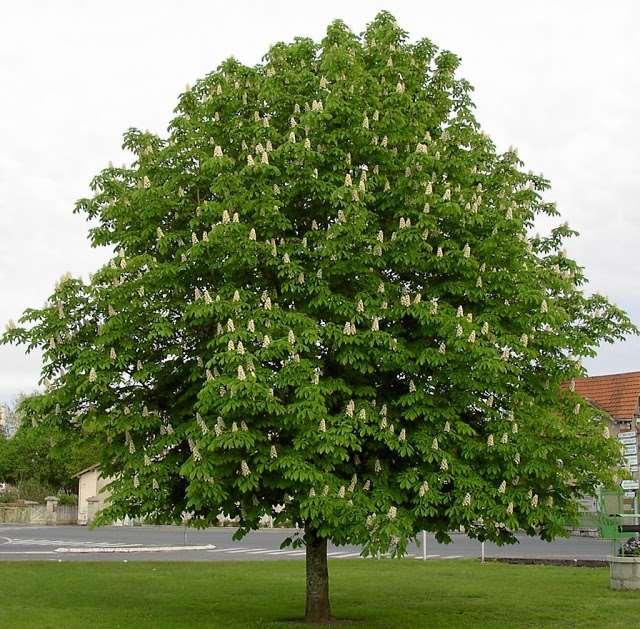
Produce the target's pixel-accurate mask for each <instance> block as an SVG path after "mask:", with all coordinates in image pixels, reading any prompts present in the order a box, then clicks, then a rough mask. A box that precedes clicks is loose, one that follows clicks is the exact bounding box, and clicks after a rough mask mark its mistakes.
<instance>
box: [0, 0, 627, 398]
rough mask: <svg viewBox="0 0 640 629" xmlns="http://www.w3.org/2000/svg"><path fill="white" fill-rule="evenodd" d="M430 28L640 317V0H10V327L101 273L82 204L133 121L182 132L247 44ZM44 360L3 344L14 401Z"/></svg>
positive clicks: (1, 314) (0, 268)
mask: <svg viewBox="0 0 640 629" xmlns="http://www.w3.org/2000/svg"><path fill="white" fill-rule="evenodd" d="M383 8H385V9H388V10H390V11H392V12H393V13H394V14H395V15H396V17H397V18H398V20H399V22H400V24H401V26H403V27H404V28H405V29H406V30H408V31H409V32H410V34H411V38H412V39H416V38H420V37H425V36H426V37H429V38H430V39H431V40H432V41H434V42H435V43H436V44H437V45H438V46H440V47H441V48H447V49H449V50H452V51H454V52H455V53H456V54H458V55H459V56H461V57H462V66H461V69H460V75H462V76H464V77H466V78H467V79H468V80H469V81H471V83H472V84H473V85H474V86H475V88H476V91H475V102H476V105H477V116H478V119H479V120H480V122H481V124H482V125H483V127H484V129H485V131H487V132H488V133H489V134H490V135H491V136H492V137H493V138H494V140H495V142H496V143H497V146H498V149H499V150H504V149H506V148H507V147H508V146H510V145H513V146H515V147H517V148H518V149H519V154H520V156H521V158H522V159H523V160H524V161H525V163H526V168H527V169H531V170H533V171H535V172H542V173H543V174H544V175H546V176H547V177H548V178H550V179H551V181H552V184H553V188H552V191H551V194H550V197H551V198H552V199H554V200H555V201H557V203H558V208H559V209H560V211H561V212H562V215H563V219H565V220H567V221H568V222H569V223H570V224H571V226H572V227H574V228H576V229H577V230H578V231H580V232H581V236H580V237H579V239H575V240H573V241H572V242H570V243H569V245H568V247H567V248H568V251H569V254H570V255H572V256H573V257H575V258H576V259H577V260H578V261H579V262H580V263H581V264H582V265H583V266H585V267H586V269H587V275H588V277H589V278H590V280H591V282H590V285H589V290H592V291H600V292H603V293H605V294H606V295H608V296H609V297H610V298H611V299H613V300H614V301H615V302H617V303H618V304H619V305H620V306H622V307H624V308H625V309H626V310H627V311H628V312H629V313H630V314H631V316H632V318H633V319H634V321H636V322H638V321H640V254H639V253H638V251H637V247H638V241H639V239H640V217H639V216H638V209H639V208H638V198H640V156H639V148H638V147H640V124H639V123H638V121H639V119H640V116H639V114H640V73H639V72H638V70H637V64H638V60H639V59H640V37H638V23H639V20H640V3H638V2H634V1H629V2H623V1H620V0H614V1H610V2H588V1H585V0H581V1H576V2H570V1H568V0H564V1H563V2H557V1H551V0H547V1H540V0H539V1H538V2H535V3H531V2H527V3H525V2H508V1H506V0H505V1H503V2H498V1H488V0H483V1H482V2H476V1H474V0H467V1H454V0H446V1H444V0H441V1H439V2H435V1H433V2H432V1H421V2H418V1H417V0H414V1H408V2H401V1H393V0H389V1H387V2H386V3H379V2H376V1H370V2H357V1H354V0H351V1H350V2H345V1H344V0H341V1H340V2H334V1H330V0H321V1H318V2H300V1H299V0H298V1H296V2H276V1H274V0H269V1H265V2H257V1H254V2H250V1H242V0H236V1H234V2H228V1H225V2H216V1H212V0H210V1H208V2H197V1H195V0H191V1H190V0H183V1H178V0H173V1H168V0H165V1H162V0H155V1H154V2H151V1H149V2H145V1H139V0H138V1H135V2H132V1H120V0H110V1H109V2H100V3H98V2H88V1H87V2H82V1H75V2H74V1H71V0H56V2H48V1H46V0H41V1H40V2H35V1H25V0H3V1H2V3H1V4H0V86H1V88H0V89H1V93H2V97H1V98H0V329H1V328H2V327H4V323H5V322H6V321H7V320H8V319H9V318H14V319H17V318H18V317H19V315H20V314H21V312H22V311H23V310H24V308H26V307H30V306H40V305H41V304H42V303H43V302H44V301H45V299H46V298H47V296H48V295H49V294H50V292H51V289H52V287H53V284H54V282H55V281H56V280H57V279H58V278H59V276H60V275H61V274H62V273H64V272H65V271H70V272H71V273H73V274H74V275H82V276H83V277H84V278H85V279H86V278H87V276H88V274H89V272H91V271H92V270H94V269H96V267H98V266H99V265H100V264H101V263H102V262H103V261H104V260H105V259H106V256H107V254H106V252H104V251H97V250H92V249H91V248H90V247H89V245H88V242H87V239H86V235H87V225H86V223H85V222H84V221H83V219H82V218H81V217H79V216H76V215H73V214H72V208H73V203H74V201H75V200H76V199H78V198H79V197H81V196H84V195H86V194H87V193H88V183H89V181H90V179H91V177H92V176H93V175H95V174H96V173H97V172H98V171H99V170H100V169H101V168H103V167H104V166H105V165H106V164H107V162H108V161H109V160H112V161H113V162H114V163H116V164H117V163H120V162H122V161H124V158H125V155H124V154H123V152H122V151H121V148H120V144H121V138H122V133H123V132H124V131H125V129H127V128H128V127H130V126H135V127H138V128H141V129H150V130H152V131H154V132H156V133H164V131H165V129H166V126H167V123H168V121H169V118H170V117H171V115H172V110H173V108H174V106H175V103H176V97H177V95H178V93H179V92H180V91H182V90H183V89H184V86H185V84H186V83H190V84H193V83H194V82H195V80H196V79H197V78H199V77H202V76H203V75H204V74H206V73H207V72H209V71H211V70H212V69H214V68H215V67H216V66H217V65H218V63H219V62H220V61H221V60H223V59H224V58H226V57H228V56H230V55H234V56H236V57H237V58H239V59H240V60H241V61H243V62H245V63H248V64H254V63H256V62H258V61H259V60H260V59H261V57H262V55H263V54H264V53H265V52H266V50H267V48H268V47H269V45H270V44H272V43H274V42H276V41H282V40H287V41H288V40H291V39H292V38H293V37H295V36H297V35H304V36H310V37H313V38H315V39H318V38H320V37H322V35H323V33H324V30H325V28H326V25H327V24H328V23H329V22H330V21H331V20H333V19H335V18H341V19H343V20H344V21H345V22H346V23H347V24H348V25H349V26H350V27H351V28H352V29H353V30H354V31H356V32H360V31H361V30H362V29H363V28H364V26H365V24H366V23H367V22H368V21H370V20H371V19H372V18H373V17H374V15H375V14H376V12H377V11H378V10H380V9H383ZM587 367H588V369H589V373H591V374H600V373H609V372H619V371H631V370H640V341H638V340H637V339H635V338H634V339H631V340H628V341H626V342H624V343H620V344H617V345H615V346H607V347H604V348H602V350H601V351H600V353H599V355H598V357H597V358H596V359H594V360H590V361H588V362H587ZM38 373H39V356H36V355H32V356H29V357H26V356H25V355H24V350H23V349H22V348H7V347H0V402H2V401H10V400H11V398H12V397H13V396H14V395H15V394H16V393H18V392H20V391H30V390H33V389H34V388H35V387H36V384H37V380H38Z"/></svg>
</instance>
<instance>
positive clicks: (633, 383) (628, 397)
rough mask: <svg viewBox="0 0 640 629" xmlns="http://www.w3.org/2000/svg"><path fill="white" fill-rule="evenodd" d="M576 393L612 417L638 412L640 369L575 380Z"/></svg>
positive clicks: (622, 417) (631, 415)
mask: <svg viewBox="0 0 640 629" xmlns="http://www.w3.org/2000/svg"><path fill="white" fill-rule="evenodd" d="M576 393H578V394H580V395H581V396H582V397H584V398H586V399H587V400H589V401H590V402H593V403H595V404H597V405H598V406H600V407H601V408H603V409H604V410H605V411H607V412H608V413H609V414H610V415H611V416H612V417H613V418H614V419H631V418H633V417H634V416H635V415H637V414H638V411H639V408H638V401H639V399H640V371H630V372H628V373H616V374H611V375H608V376H591V377H589V378H581V379H579V380H576Z"/></svg>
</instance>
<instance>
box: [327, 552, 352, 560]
mask: <svg viewBox="0 0 640 629" xmlns="http://www.w3.org/2000/svg"><path fill="white" fill-rule="evenodd" d="M327 556H330V557H333V558H334V559H345V558H346V557H360V553H327Z"/></svg>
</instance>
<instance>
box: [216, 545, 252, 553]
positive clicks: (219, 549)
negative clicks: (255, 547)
mask: <svg viewBox="0 0 640 629" xmlns="http://www.w3.org/2000/svg"><path fill="white" fill-rule="evenodd" d="M230 550H243V549H242V548H241V547H240V546H232V547H231V548H216V547H215V546H213V547H212V549H211V550H209V551H207V552H210V553H226V552H228V551H230Z"/></svg>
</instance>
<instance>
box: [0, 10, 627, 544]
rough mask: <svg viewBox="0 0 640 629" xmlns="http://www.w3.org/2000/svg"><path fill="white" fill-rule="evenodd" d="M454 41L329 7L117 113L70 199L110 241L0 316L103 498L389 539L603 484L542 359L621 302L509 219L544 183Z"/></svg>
mask: <svg viewBox="0 0 640 629" xmlns="http://www.w3.org/2000/svg"><path fill="white" fill-rule="evenodd" d="M458 64H459V58H458V57H457V56H456V55H454V54H453V53H451V52H448V51H440V50H438V48H437V47H436V46H435V45H434V44H433V43H431V42H430V41H428V40H420V41H417V42H410V41H409V40H408V38H407V33H405V32H404V31H403V30H402V29H401V28H400V27H399V26H398V25H397V24H396V22H395V21H394V19H393V17H392V16H391V15H389V14H388V13H380V14H379V15H378V16H377V17H376V18H375V19H374V20H373V21H372V22H371V24H369V26H368V27H367V29H366V31H365V32H364V33H363V34H362V35H360V36H358V35H356V34H354V33H352V32H351V31H350V30H349V29H348V28H347V27H346V26H345V25H344V24H343V23H342V22H339V21H337V22H334V23H332V24H331V25H330V26H329V27H328V30H327V33H326V36H325V37H324V39H323V40H322V41H321V42H319V43H316V42H314V41H312V40H311V39H307V38H296V39H295V40H294V41H293V42H292V43H278V44H275V45H274V46H273V47H272V48H271V49H270V50H269V52H268V53H267V54H266V56H265V57H264V60H263V63H260V64H257V65H255V66H247V65H243V64H242V63H240V62H239V61H237V60H235V59H228V60H227V61H224V62H223V63H222V64H221V65H220V66H219V67H218V69H217V70H215V71H214V72H212V73H211V74H209V75H207V76H206V77H204V78H203V79H201V80H198V81H197V82H196V84H195V85H194V86H193V87H187V88H186V89H185V91H184V92H183V93H182V94H181V95H180V97H179V100H178V104H177V107H176V109H175V116H174V118H173V119H172V121H171V123H170V125H169V128H168V132H167V135H166V137H159V136H157V135H154V134H152V133H150V132H143V131H140V130H137V129H130V130H129V131H128V132H127V133H126V134H125V138H124V147H125V148H126V149H128V150H129V151H131V153H132V154H133V156H134V157H133V160H132V163H131V164H129V165H123V166H122V167H116V166H112V165H109V166H108V167H107V168H105V169H104V170H102V171H101V172H100V173H99V174H98V175H97V176H96V177H95V179H94V180H93V181H92V190H93V195H92V196H91V197H90V198H85V199H81V200H80V201H79V202H78V203H77V206H76V211H77V212H81V213H84V214H85V215H86V217H87V218H88V219H90V221H91V224H92V227H91V230H90V237H91V242H92V243H93V245H95V246H106V247H110V248H112V249H113V251H114V257H113V258H112V259H111V261H110V263H109V264H107V265H106V266H105V267H104V268H101V269H99V270H98V271H97V272H96V273H95V274H94V275H93V276H92V277H91V280H90V281H89V282H83V281H81V280H80V279H76V278H71V277H67V278H63V280H62V281H60V283H59V284H58V285H57V287H56V289H55V291H54V292H53V294H52V295H51V297H50V300H49V302H48V303H47V304H46V306H45V307H44V308H40V309H33V310H28V311H26V312H25V314H24V315H23V316H22V318H21V319H20V322H19V324H18V325H15V326H12V327H11V329H10V330H9V331H8V332H7V333H6V334H5V336H4V341H5V342H16V343H25V344H27V345H28V348H29V349H34V348H42V349H43V350H44V365H43V378H44V382H45V385H46V386H47V390H46V392H45V393H44V394H43V395H42V396H41V397H40V398H39V399H38V400H35V401H33V403H32V408H33V409H34V412H40V413H43V412H44V413H45V414H47V416H50V417H52V418H55V421H57V422H59V423H60V424H72V425H76V426H81V427H82V428H83V429H84V430H85V431H88V432H89V433H91V434H94V435H96V436H97V437H98V438H99V439H100V440H101V442H102V445H103V446H104V449H103V450H102V460H101V465H102V468H103V473H105V474H106V475H110V476H114V478H115V480H114V482H113V484H112V490H113V494H112V497H111V504H110V506H109V507H108V509H107V510H106V513H105V517H107V518H113V517H121V516H123V515H124V514H129V515H143V516H146V517H147V518H149V519H151V520H157V521H163V522H171V521H178V520H180V519H181V517H182V514H183V513H184V512H189V513H190V514H191V515H192V518H191V524H192V525H195V526H206V525H209V524H212V523H215V521H216V516H217V515H218V513H219V512H220V511H224V512H225V513H227V514H229V515H232V516H235V517H238V518H239V520H240V534H242V533H245V532H247V531H248V530H250V529H252V528H254V527H257V526H258V521H259V518H260V516H261V515H263V514H264V513H270V514H272V515H273V516H274V517H275V520H276V522H277V521H278V520H281V519H285V518H286V519H287V520H290V521H294V522H298V523H300V525H301V527H302V528H301V533H302V532H303V531H304V532H305V534H306V536H307V537H306V541H308V540H309V539H312V538H313V539H315V538H322V539H325V540H326V539H331V540H333V541H334V542H336V543H338V544H343V543H358V544H363V545H364V549H365V552H367V553H376V552H379V551H385V550H387V549H388V548H389V547H391V548H392V549H394V550H395V549H397V551H398V552H402V551H403V550H404V548H405V546H406V541H407V540H408V539H410V538H412V537H413V536H414V535H415V534H416V533H417V532H418V531H420V530H422V529H426V530H430V531H435V532H436V534H437V536H438V537H439V538H440V539H447V536H448V531H451V530H454V529H457V528H458V527H460V526H464V527H465V528H466V530H467V531H468V532H469V533H470V534H471V535H473V536H477V537H480V538H482V539H490V540H497V541H501V542H505V541H513V533H514V531H516V530H518V529H524V530H525V531H527V532H529V533H532V534H533V533H536V534H539V535H541V536H542V537H544V538H546V539H549V538H551V537H553V536H555V535H558V534H560V533H561V532H562V531H563V523H564V522H565V521H566V520H567V518H568V517H571V516H572V515H573V514H575V511H576V505H575V499H576V497H578V496H579V495H581V494H585V493H586V494H588V493H590V492H593V491H594V488H595V487H596V486H597V485H598V484H600V483H603V482H610V481H611V479H612V475H613V471H612V465H613V464H615V463H616V462H617V461H618V459H619V455H620V453H619V449H618V447H617V445H616V443H615V441H614V440H609V439H607V438H606V435H605V434H604V430H605V425H604V423H603V422H602V421H600V419H599V418H598V417H597V416H596V415H597V414H596V413H595V412H594V410H593V409H592V408H590V407H589V406H588V405H586V404H585V403H584V401H583V400H581V399H580V398H579V397H578V396H577V395H576V394H575V393H574V392H573V391H572V387H571V386H570V385H569V387H568V388H563V383H567V382H570V381H571V379H572V378H574V377H576V376H578V375H582V374H583V369H582V367H581V364H580V359H581V358H582V357H584V356H591V355H593V354H594V353H595V350H596V348H597V346H598V344H599V343H601V342H603V341H614V340H617V339H620V338H622V337H623V336H624V335H625V334H626V333H628V332H631V331H633V330H634V328H633V325H632V324H631V323H630V321H629V319H628V318H627V316H626V315H625V314H624V313H623V312H622V311H621V310H619V309H618V308H617V307H615V306H613V305H612V304H610V303H609V302H608V301H607V300H606V299H605V298H604V297H602V296H600V295H592V296H588V295H586V294H585V292H584V284H585V282H586V279H585V277H584V274H583V270H582V269H581V268H580V267H579V265H578V264H577V263H576V262H575V261H573V260H572V259H570V258H569V257H568V256H567V255H566V253H565V252H564V251H563V249H562V247H563V242H564V241H565V239H566V238H567V237H569V236H572V235H574V232H573V231H572V230H571V229H570V228H569V227H567V226H566V225H564V224H561V225H559V226H557V227H556V228H554V229H553V230H551V232H550V233H549V234H547V235H544V236H540V235H535V236H534V235H532V230H533V228H534V224H535V219H536V217H537V216H539V215H547V216H557V210H556V208H555V205H554V204H553V203H552V202H550V201H548V200H546V198H545V197H544V192H545V190H547V188H548V187H549V182H548V181H547V180H545V179H544V178H543V177H542V176H539V175H534V174H532V173H530V172H525V171H524V170H523V164H522V162H521V161H520V160H519V158H518V156H517V153H516V152H515V150H509V151H507V152H504V153H499V152H498V151H497V150H496V147H495V145H494V143H493V142H492V140H491V139H490V138H489V137H488V136H487V135H486V134H485V133H484V132H483V131H482V130H481V127H480V125H479V123H478V122H477V121H476V119H475V117H474V114H473V103H472V100H471V92H472V88H471V86H470V84H469V83H468V82H467V81H465V80H464V79H461V78H458V77H457V76H456V69H457V67H458ZM278 504H283V505H285V509H284V511H283V512H282V513H276V512H274V511H273V507H274V505H278Z"/></svg>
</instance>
